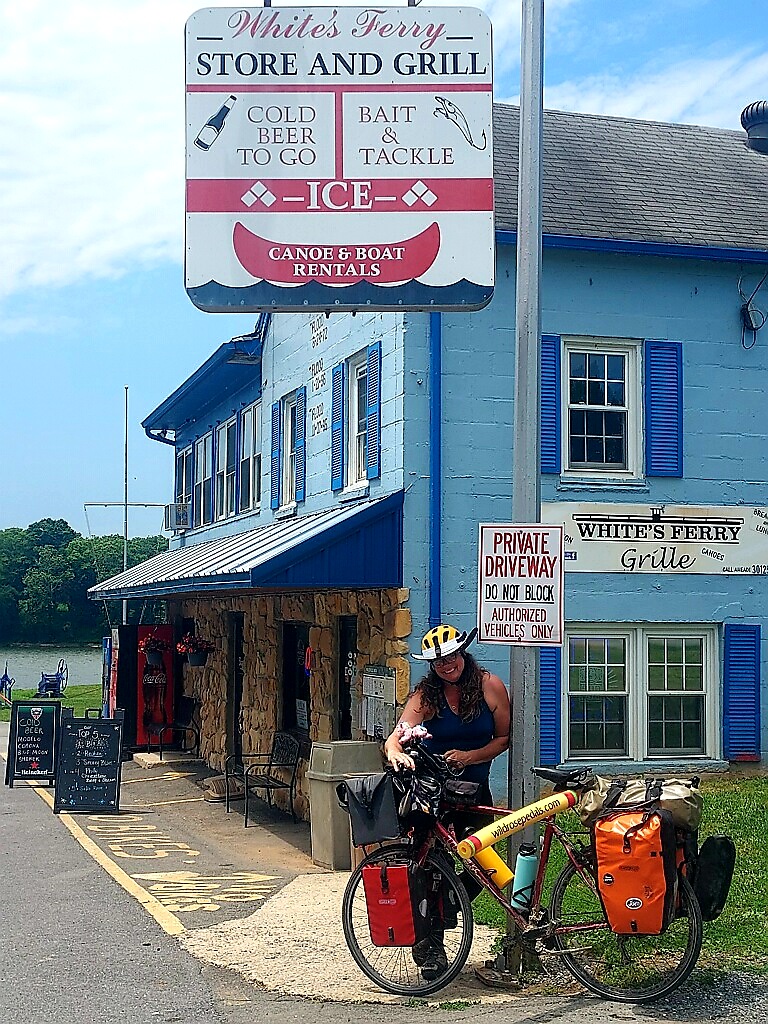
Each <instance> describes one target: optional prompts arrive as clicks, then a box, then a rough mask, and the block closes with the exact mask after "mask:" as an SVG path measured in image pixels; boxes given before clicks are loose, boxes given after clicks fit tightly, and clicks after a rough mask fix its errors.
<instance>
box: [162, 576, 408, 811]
mask: <svg viewBox="0 0 768 1024" xmlns="http://www.w3.org/2000/svg"><path fill="white" fill-rule="evenodd" d="M408 598H409V591H408V589H406V588H399V589H392V590H365V591H323V592H319V593H309V592H307V593H294V594H267V595H265V594H253V595H245V596H236V597H219V598H217V597H207V596H206V597H200V598H190V599H187V600H182V601H178V602H174V603H172V604H171V607H170V609H169V611H170V617H171V621H174V620H175V619H176V618H177V617H183V618H190V619H194V622H195V632H196V633H198V634H200V635H201V636H205V637H208V638H209V639H210V640H212V641H213V642H214V643H215V644H216V649H215V650H214V651H213V652H212V653H211V655H210V656H209V658H208V661H207V663H206V665H205V667H203V668H195V667H193V666H190V665H188V664H186V663H185V665H184V670H183V671H184V692H185V693H187V694H189V695H191V696H194V697H196V698H197V699H198V700H200V702H201V712H200V717H201V726H202V729H201V736H200V745H201V746H200V749H201V756H202V757H203V758H204V760H205V761H206V762H207V763H208V764H209V765H210V766H211V767H212V768H216V769H218V770H220V771H223V770H224V760H225V758H226V754H227V680H228V679H229V677H230V674H231V666H230V665H229V658H230V650H229V646H230V641H229V636H230V621H231V620H230V615H231V613H233V612H242V613H243V618H244V628H243V655H244V657H243V699H242V707H241V715H240V723H239V724H240V730H241V733H242V737H243V753H244V754H247V753H257V752H261V751H265V750H269V747H270V744H271V742H272V736H273V734H274V732H275V731H276V730H277V729H278V728H279V727H280V723H281V721H282V703H281V702H282V681H281V669H282V666H281V657H282V655H281V650H282V648H281V624H282V623H283V622H304V623H308V624H309V626H310V630H309V645H310V647H311V648H312V650H313V652H314V657H313V662H312V667H311V671H310V707H311V720H310V723H309V739H310V740H311V741H313V742H314V741H317V742H320V743H324V742H328V741H330V740H334V739H337V738H338V737H337V736H335V735H334V729H335V723H336V721H337V719H338V715H337V703H338V694H337V680H338V674H339V665H338V659H339V651H338V618H339V616H342V615H355V616H356V617H357V670H358V674H357V678H356V688H357V698H358V701H359V699H360V698H361V696H362V677H361V675H360V672H361V670H362V669H363V668H364V666H366V665H382V666H387V667H389V668H392V669H394V670H395V678H396V693H397V702H398V704H399V705H401V704H403V703H404V702H405V700H406V699H407V697H408V693H409V690H410V663H409V661H408V656H407V655H408V650H409V645H408V642H407V637H408V636H410V633H411V628H412V627H411V613H410V610H409V609H408V608H405V607H403V606H404V605H405V604H406V603H407V601H408ZM363 738H364V736H363V735H362V733H360V731H359V730H357V731H354V732H353V739H363ZM307 767H308V762H307V760H305V759H304V758H302V760H301V762H300V765H299V782H298V789H297V797H296V801H295V807H296V813H297V814H298V815H299V816H300V817H303V818H305V819H308V818H309V801H308V785H307V782H306V780H305V773H306V770H307ZM275 802H276V803H277V804H278V806H281V807H284V808H285V809H286V810H287V809H288V802H287V798H286V794H284V793H279V792H278V793H277V794H276V797H275Z"/></svg>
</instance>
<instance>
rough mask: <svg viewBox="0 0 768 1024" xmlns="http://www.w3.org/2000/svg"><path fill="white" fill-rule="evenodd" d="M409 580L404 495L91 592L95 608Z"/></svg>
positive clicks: (188, 550)
mask: <svg viewBox="0 0 768 1024" xmlns="http://www.w3.org/2000/svg"><path fill="white" fill-rule="evenodd" d="M402 579H403V492H402V491H397V492H396V493H394V494H389V495H387V496H385V497H383V498H377V499H375V500H372V501H365V502H358V503H356V504H354V505H336V506H334V507H333V508H331V509H323V510H321V511H319V512H312V513H309V514H308V515H299V516H295V517H293V518H290V519H282V520H276V521H274V522H272V523H270V524H268V525H266V526H262V527H259V528H258V529H256V530H248V531H247V532H244V533H238V534H235V535H233V536H231V537H220V538H218V539H216V540H209V541H204V542H203V543H201V544H191V545H189V546H184V547H178V548H173V549H171V550H169V551H164V552H162V554H159V555H155V556H154V558H150V559H148V560H147V561H146V562H141V563H140V564H139V565H135V566H133V568H132V569H127V570H126V571H125V572H121V573H119V574H118V575H117V576H113V577H112V578H111V579H108V580H105V581H104V582H103V583H97V584H96V586H94V587H91V588H90V590H89V591H88V596H89V597H90V598H91V599H92V600H95V601H101V600H113V599H121V598H131V597H169V596H172V595H175V594H200V593H213V592H216V591H231V590H251V589H256V590H258V589H280V590H284V589H290V590H296V589H301V588H312V589H329V588H334V589H338V588H344V589H374V588H376V589H378V588H381V587H398V586H401V585H402Z"/></svg>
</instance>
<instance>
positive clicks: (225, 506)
mask: <svg viewBox="0 0 768 1024" xmlns="http://www.w3.org/2000/svg"><path fill="white" fill-rule="evenodd" d="M236 469H237V422H236V420H235V418H234V417H233V418H232V419H231V420H227V422H226V423H222V424H221V425H220V426H218V427H217V428H216V510H215V514H216V519H226V518H227V517H228V516H232V515H234V514H235V474H236Z"/></svg>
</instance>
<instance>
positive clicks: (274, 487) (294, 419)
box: [270, 388, 307, 509]
mask: <svg viewBox="0 0 768 1024" xmlns="http://www.w3.org/2000/svg"><path fill="white" fill-rule="evenodd" d="M306 421H307V389H306V388H299V389H298V390H297V391H294V392H292V393H291V394H290V395H286V396H285V397H284V398H283V399H281V401H279V402H274V403H273V405H272V459H271V473H270V508H273V509H277V508H281V507H283V506H288V505H293V504H294V503H295V502H298V501H304V497H305V486H306V470H307V459H306V427H307V423H306Z"/></svg>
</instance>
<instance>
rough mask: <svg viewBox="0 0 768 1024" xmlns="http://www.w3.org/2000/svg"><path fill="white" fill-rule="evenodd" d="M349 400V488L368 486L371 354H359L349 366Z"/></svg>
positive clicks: (351, 360) (347, 461)
mask: <svg viewBox="0 0 768 1024" xmlns="http://www.w3.org/2000/svg"><path fill="white" fill-rule="evenodd" d="M347 380H348V381H349V392H348V394H349V399H348V407H347V416H346V422H347V458H346V470H347V473H346V481H345V484H346V486H347V487H356V486H358V485H359V484H364V483H367V482H368V475H367V465H366V454H367V451H368V409H367V404H368V353H367V352H365V351H364V352H359V353H358V354H357V355H356V356H354V357H353V358H352V359H350V360H349V362H348V364H347Z"/></svg>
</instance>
